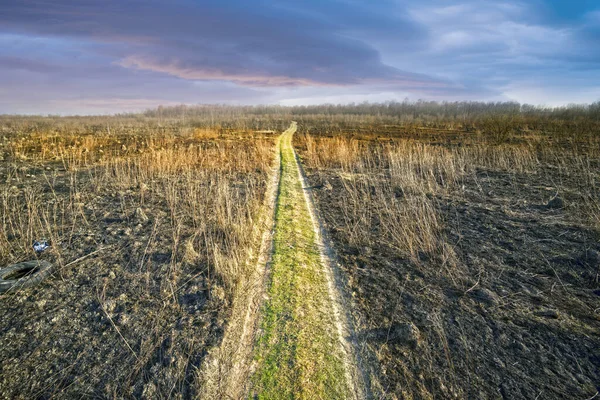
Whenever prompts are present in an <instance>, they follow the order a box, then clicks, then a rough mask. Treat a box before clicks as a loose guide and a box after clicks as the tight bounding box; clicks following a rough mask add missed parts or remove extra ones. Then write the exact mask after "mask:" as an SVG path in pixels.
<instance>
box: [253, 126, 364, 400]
mask: <svg viewBox="0 0 600 400" xmlns="http://www.w3.org/2000/svg"><path fill="white" fill-rule="evenodd" d="M295 131H296V123H295V122H294V123H292V125H291V126H290V128H289V129H288V130H287V131H285V132H284V133H283V134H282V136H281V138H280V141H281V142H280V152H281V164H280V165H281V175H280V182H279V197H278V203H277V207H276V213H275V234H274V237H273V254H272V259H271V268H270V276H269V280H268V287H267V296H268V297H267V300H266V301H265V304H264V307H263V315H262V322H261V330H260V333H259V338H258V342H257V344H256V348H255V356H254V359H255V362H256V369H255V372H254V375H253V377H252V389H251V393H250V397H253V398H260V399H342V398H354V397H356V393H354V388H353V384H352V382H351V381H352V379H350V378H349V376H350V374H349V373H348V368H349V367H348V366H347V362H346V357H347V356H346V353H345V352H344V346H342V340H343V339H342V338H341V337H340V330H339V321H337V312H336V310H335V309H334V307H335V306H334V303H333V300H332V295H331V294H330V290H331V289H330V286H329V283H328V276H327V271H326V269H325V268H328V267H327V266H326V265H324V263H323V260H322V255H321V252H320V247H319V237H318V234H317V233H316V232H315V231H316V229H315V224H314V221H313V216H312V215H311V211H310V208H309V202H308V199H307V197H306V196H305V193H304V190H305V189H304V188H303V185H302V178H301V174H300V169H299V165H298V163H297V161H296V157H295V152H294V149H293V147H292V136H293V134H294V132H295Z"/></svg>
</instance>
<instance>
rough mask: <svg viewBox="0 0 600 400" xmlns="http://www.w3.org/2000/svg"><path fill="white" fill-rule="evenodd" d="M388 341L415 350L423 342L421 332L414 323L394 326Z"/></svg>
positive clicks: (402, 323)
mask: <svg viewBox="0 0 600 400" xmlns="http://www.w3.org/2000/svg"><path fill="white" fill-rule="evenodd" d="M387 340H388V341H389V342H392V343H397V344H401V345H406V346H410V347H413V348H415V347H417V346H418V345H419V343H420V341H421V332H420V331H419V328H417V326H416V325H415V324H413V323H412V322H401V323H397V324H394V325H392V327H391V328H390V331H389V333H388V336H387Z"/></svg>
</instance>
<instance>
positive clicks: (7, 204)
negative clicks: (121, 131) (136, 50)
mask: <svg viewBox="0 0 600 400" xmlns="http://www.w3.org/2000/svg"><path fill="white" fill-rule="evenodd" d="M273 143H274V141H273V139H272V138H269V137H264V135H262V137H256V136H252V135H223V134H222V133H220V132H218V131H215V130H209V129H192V130H189V131H185V132H183V133H181V134H170V135H139V134H126V135H111V134H108V133H106V134H99V135H98V134H97V135H91V134H90V135H81V134H80V133H77V134H62V133H60V132H59V133H53V132H52V131H46V132H34V133H31V134H14V135H13V136H10V137H9V139H8V140H6V141H4V142H3V146H2V148H1V149H0V153H2V157H3V159H4V162H3V163H2V165H1V168H0V179H1V181H2V183H1V184H0V224H1V225H0V261H1V262H2V265H6V264H9V263H13V262H17V261H21V260H24V259H30V258H31V257H34V255H33V254H32V250H31V243H32V241H33V240H35V239H40V238H45V239H49V240H50V241H51V242H52V247H51V249H50V250H49V251H48V252H47V253H45V254H43V256H42V257H44V258H46V259H49V260H51V261H53V262H54V263H55V264H56V265H57V269H56V271H57V272H56V274H55V277H54V278H52V279H49V280H48V281H46V282H45V283H43V284H42V285H41V286H39V287H37V288H33V289H28V290H23V291H21V292H18V293H8V294H6V295H4V296H3V297H5V298H3V299H2V301H1V302H0V306H1V307H2V308H3V310H2V314H3V318H2V319H3V321H4V322H3V325H4V326H6V327H9V326H10V328H6V329H3V330H2V332H0V334H1V335H2V337H3V342H4V343H6V344H7V346H4V348H3V351H2V354H1V355H0V357H1V359H2V363H3V371H4V372H3V374H2V375H3V379H2V381H1V382H0V386H1V387H2V388H3V390H2V391H3V392H4V393H5V394H10V393H12V396H16V395H17V393H18V394H19V395H20V396H24V397H31V396H51V395H58V396H59V397H60V396H62V397H70V396H81V395H90V394H95V395H100V394H102V396H105V397H122V396H136V397H137V396H147V397H172V396H183V397H189V396H192V395H193V394H194V393H196V390H197V389H198V388H197V382H196V369H197V368H198V367H199V365H200V363H201V361H202V354H203V353H204V352H205V351H206V350H208V349H209V348H210V347H212V346H214V345H216V344H218V341H219V340H220V336H221V333H222V329H223V325H224V321H225V320H226V319H227V317H228V312H229V310H230V303H231V299H232V298H233V297H234V295H235V291H236V290H237V288H238V284H239V282H240V279H243V277H244V276H245V273H246V271H244V268H245V266H246V262H245V261H246V258H247V257H248V253H249V252H250V251H251V250H252V249H253V247H255V246H256V243H253V242H252V240H251V239H250V238H251V235H250V234H249V233H250V232H251V231H252V227H253V224H254V222H255V219H256V217H257V215H258V212H259V209H260V207H261V205H262V203H263V196H264V190H265V188H266V181H267V179H268V174H269V173H270V163H271V160H272V154H273ZM98 249H106V250H105V251H101V252H99V253H98V254H95V255H94V256H93V257H91V258H88V259H85V260H82V261H81V262H78V263H76V264H75V265H73V264H69V262H70V261H73V260H75V259H78V258H79V257H81V256H84V255H85V254H89V253H90V252H93V251H96V250H98ZM9 299H12V300H10V301H9ZM15 299H16V300H17V301H16V302H15ZM17 315H25V316H26V318H19V317H17ZM9 321H10V322H9ZM48 321H60V323H59V324H58V325H55V324H54V323H49V322H48ZM31 329H33V331H31ZM32 346H33V347H32ZM118 349H121V350H119V351H117V352H116V353H115V350H118ZM47 352H52V354H54V355H53V356H44V354H46V353H47ZM60 365H62V366H63V368H66V367H67V366H69V369H65V370H64V371H62V372H61V371H59V370H57V371H55V372H52V371H54V370H55V368H56V367H57V366H60ZM33 366H35V368H33ZM32 368H33V369H32ZM26 369H27V370H29V371H35V372H28V373H25V372H24V371H25V370H26ZM24 379H26V381H25V380H24Z"/></svg>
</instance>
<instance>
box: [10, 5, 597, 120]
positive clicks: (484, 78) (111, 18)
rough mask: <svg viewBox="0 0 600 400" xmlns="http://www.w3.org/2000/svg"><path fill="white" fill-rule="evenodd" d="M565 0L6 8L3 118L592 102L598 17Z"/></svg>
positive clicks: (593, 8)
mask: <svg viewBox="0 0 600 400" xmlns="http://www.w3.org/2000/svg"><path fill="white" fill-rule="evenodd" d="M568 4H571V3H568ZM568 4H567V2H566V1H562V0H531V1H524V0H504V1H501V2H492V1H475V0H455V1H450V0H421V1H417V0H381V1H377V2H368V1H366V0H364V1H362V0H306V1H302V2H298V1H292V0H279V1H275V0H261V1H260V2H257V3H253V6H252V7H249V6H248V3H247V1H244V0H229V1H227V2H223V1H217V0H202V1H197V0H172V1H169V2H165V1H162V0H161V1H159V0H105V1H102V2H98V1H93V0H77V1H75V0H55V1H48V0H4V1H2V2H0V48H2V49H3V51H2V55H1V56H0V94H1V96H2V97H1V98H0V113H1V112H35V110H41V111H44V112H45V111H46V110H47V109H51V110H53V112H54V111H56V110H60V111H61V112H63V111H64V112H68V111H69V110H75V109H77V110H93V109H94V107H96V108H97V109H98V110H103V111H102V112H104V110H108V109H111V104H112V105H113V106H114V107H113V109H114V110H115V111H120V110H124V109H127V110H130V109H131V108H132V107H136V106H139V107H142V106H144V105H150V104H154V103H155V102H156V103H157V104H159V103H161V102H164V103H165V104H167V103H168V104H171V103H172V102H176V103H200V102H202V103H211V102H213V103H214V102H237V103H254V104H256V103H261V102H274V103H294V104H296V103H298V102H318V101H319V99H324V100H326V101H332V102H335V101H333V100H334V99H336V98H337V99H339V102H342V101H345V100H347V99H353V100H352V101H358V99H359V98H360V96H363V97H364V98H368V99H381V100H384V97H386V96H387V97H389V98H390V99H401V98H404V97H406V96H408V97H411V98H427V99H452V100H454V99H480V100H502V99H509V98H510V99H516V100H519V99H520V98H521V97H522V98H523V99H530V98H533V96H532V95H531V93H533V92H535V88H536V87H540V88H541V87H546V89H545V91H544V93H547V94H548V95H550V96H554V97H555V99H554V100H556V101H559V100H560V98H559V96H560V90H559V89H558V88H566V87H569V88H570V91H571V93H570V94H571V96H570V97H569V98H570V99H571V98H577V96H580V97H581V98H585V99H587V98H589V96H591V95H592V94H593V93H596V91H595V90H596V88H600V74H598V69H599V65H600V48H599V46H598V45H597V43H598V41H599V40H600V29H599V28H598V27H599V26H600V17H599V15H600V11H599V8H598V6H595V5H594V2H588V1H587V0H584V1H581V2H577V4H576V5H572V6H569V5H568ZM519 87H522V88H524V89H523V90H519ZM525 88H526V89H525ZM541 92H542V91H541V89H540V93H541ZM11 98H12V99H11ZM354 99H356V100H354ZM11 100H14V101H11ZM554 100H553V101H554Z"/></svg>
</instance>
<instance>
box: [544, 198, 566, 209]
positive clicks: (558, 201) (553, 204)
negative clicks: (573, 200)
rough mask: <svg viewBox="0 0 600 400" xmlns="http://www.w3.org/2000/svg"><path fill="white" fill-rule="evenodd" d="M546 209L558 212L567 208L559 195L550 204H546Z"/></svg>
mask: <svg viewBox="0 0 600 400" xmlns="http://www.w3.org/2000/svg"><path fill="white" fill-rule="evenodd" d="M546 208H548V209H549V210H558V209H561V208H565V201H564V200H563V199H562V198H561V197H559V196H558V195H557V196H554V197H553V198H551V199H550V201H548V203H546Z"/></svg>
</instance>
